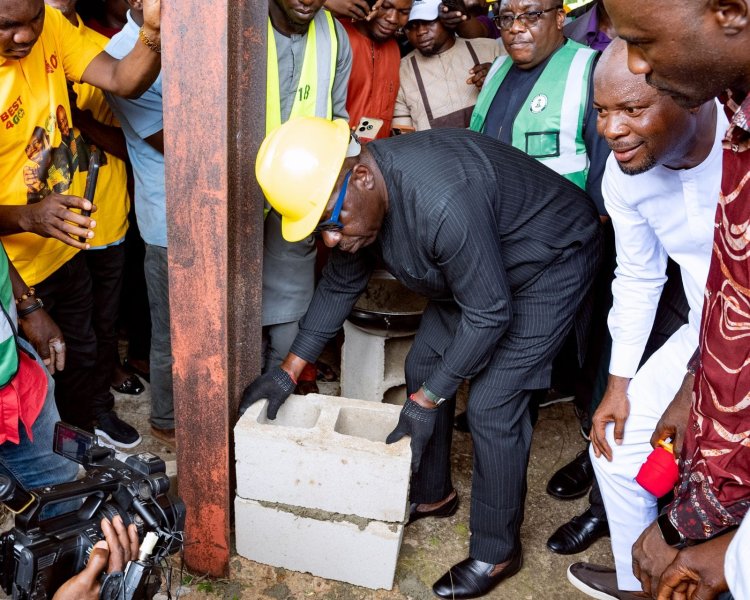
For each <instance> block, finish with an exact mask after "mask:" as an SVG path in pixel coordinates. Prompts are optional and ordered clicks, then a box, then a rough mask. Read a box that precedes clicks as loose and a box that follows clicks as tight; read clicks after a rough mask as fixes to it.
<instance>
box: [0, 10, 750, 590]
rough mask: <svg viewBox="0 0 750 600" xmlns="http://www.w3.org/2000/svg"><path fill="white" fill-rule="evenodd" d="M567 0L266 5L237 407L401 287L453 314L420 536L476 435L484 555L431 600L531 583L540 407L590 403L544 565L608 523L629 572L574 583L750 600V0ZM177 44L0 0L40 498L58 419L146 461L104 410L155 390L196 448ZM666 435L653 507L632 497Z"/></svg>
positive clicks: (430, 352) (435, 389)
mask: <svg viewBox="0 0 750 600" xmlns="http://www.w3.org/2000/svg"><path fill="white" fill-rule="evenodd" d="M576 4H579V5H581V6H576V7H571V6H568V5H563V3H562V2H560V1H559V0H499V1H498V2H495V3H492V4H487V3H485V2H484V1H483V0H463V2H456V1H451V2H444V3H443V2H441V0H325V1H324V0H269V4H268V29H267V34H268V35H267V84H266V140H265V141H264V143H263V145H262V146H261V149H260V151H259V153H258V156H257V160H256V165H255V170H256V176H257V178H258V182H259V184H260V186H261V188H262V189H263V192H264V194H265V197H266V200H267V202H266V204H265V206H264V213H263V214H264V235H263V280H262V340H259V343H261V344H262V355H263V358H262V373H261V375H260V376H259V377H258V378H257V379H255V380H254V381H253V382H251V383H250V385H248V387H247V389H246V390H245V393H244V394H243V398H242V401H241V405H240V412H241V413H242V412H244V411H245V410H246V409H247V407H248V406H249V405H250V404H252V403H254V402H256V401H258V400H260V399H266V400H267V401H268V416H269V418H271V419H273V418H275V417H276V414H277V412H278V410H279V409H280V407H281V406H282V405H283V403H284V401H285V399H286V398H287V397H288V396H289V395H290V394H291V393H292V392H294V391H295V390H297V392H298V393H306V392H309V391H315V390H316V384H315V381H316V377H317V375H318V374H317V368H316V360H317V358H318V357H319V355H320V354H321V352H322V351H323V348H324V347H325V346H326V344H327V343H328V342H330V341H331V340H332V339H334V338H335V337H336V335H337V333H338V332H339V331H340V329H341V327H342V325H343V322H344V320H345V319H346V318H347V316H348V314H349V312H350V311H351V309H352V307H353V305H354V303H355V302H356V300H357V298H358V297H359V295H360V294H361V293H362V292H363V290H364V289H365V287H366V285H367V282H368V279H369V275H370V274H371V272H372V271H373V270H374V269H376V268H385V269H387V270H388V271H389V272H390V273H392V274H393V275H394V276H395V277H396V278H397V279H398V280H400V281H401V282H402V283H404V284H405V285H406V286H407V287H408V288H410V289H411V290H414V291H416V292H418V293H420V294H422V295H424V296H425V297H427V298H428V300H429V302H428V305H427V308H426V309H425V312H424V314H423V317H422V321H421V324H420V327H419V330H418V332H417V335H416V338H415V340H414V344H413V346H412V348H411V350H410V352H409V354H408V356H407V359H406V364H405V373H406V382H407V391H408V397H407V398H405V399H404V400H405V402H404V406H403V409H402V412H401V415H400V418H399V422H398V425H397V427H396V428H395V429H394V431H393V432H392V433H391V434H390V436H389V437H388V440H387V441H388V443H394V442H396V441H398V440H400V439H401V438H402V437H404V436H409V437H410V444H411V449H412V481H411V487H410V503H411V504H410V513H409V521H408V523H412V522H414V521H415V520H418V519H423V518H444V517H448V516H451V515H453V514H455V512H456V510H457V508H458V505H459V502H460V498H459V495H458V493H457V492H456V490H455V488H454V487H453V484H452V481H451V472H450V456H451V440H452V436H453V434H454V430H456V429H459V430H464V431H468V432H469V433H470V434H471V436H472V442H473V448H474V455H473V461H474V470H473V478H472V490H471V499H470V501H471V510H470V530H471V541H470V546H469V556H468V557H467V558H466V559H465V560H463V561H461V562H459V563H458V564H456V565H454V566H453V567H451V568H450V569H449V570H448V571H447V572H446V573H445V574H444V575H443V576H442V577H441V578H440V579H439V580H438V581H436V582H435V584H434V586H433V591H434V593H435V595H436V596H438V597H442V598H474V597H480V596H483V595H485V594H487V593H489V592H490V591H491V590H493V589H495V588H496V587H497V586H499V585H500V584H501V583H502V581H504V580H505V579H507V578H509V577H511V576H513V575H514V574H516V573H517V572H518V571H519V570H520V569H521V568H522V563H523V551H522V539H521V523H522V522H523V517H524V504H525V496H526V475H527V468H528V461H529V451H530V444H531V435H532V431H533V427H534V424H535V421H536V415H537V413H538V410H539V409H540V407H543V406H545V405H547V404H549V403H552V402H556V401H559V400H561V399H562V398H565V397H571V396H574V397H575V403H576V410H577V413H578V414H579V415H580V418H581V430H582V433H583V434H584V437H586V439H587V440H590V444H589V445H588V447H587V448H586V449H585V450H583V451H582V452H581V453H580V454H579V455H578V456H577V457H576V459H575V460H574V461H573V462H572V463H571V464H569V465H566V466H565V467H563V468H562V469H561V470H560V471H559V472H558V473H556V474H555V475H554V476H553V478H552V479H551V480H550V482H549V485H548V492H549V493H550V494H552V495H553V496H556V497H558V498H561V499H567V498H576V497H580V496H582V495H584V494H586V493H587V492H588V491H589V489H591V494H590V501H591V506H590V507H589V508H588V509H587V510H586V511H585V512H584V513H583V514H582V515H579V516H576V517H574V518H573V519H572V520H571V521H569V522H567V523H564V524H562V525H561V527H560V528H559V529H558V530H557V531H555V532H554V533H553V534H552V536H551V537H550V539H549V541H548V548H549V549H550V550H551V551H553V552H557V553H560V554H576V553H579V552H581V551H583V550H585V549H586V548H588V547H589V546H590V545H591V544H592V543H593V542H594V541H595V540H597V539H599V538H600V537H602V536H604V535H609V536H610V537H611V543H612V554H613V557H614V563H615V569H608V568H606V567H602V566H599V565H592V564H588V563H580V562H579V563H574V564H572V565H571V566H570V568H569V570H568V578H569V580H570V581H571V583H572V584H573V585H574V586H575V587H577V588H578V589H579V590H581V591H582V592H584V593H586V594H589V595H591V596H592V597H595V598H620V599H622V598H639V597H655V598H656V597H659V598H702V599H706V598H713V597H719V595H720V594H723V596H722V598H723V599H725V598H731V597H732V596H731V595H730V594H734V597H735V598H737V599H741V598H750V564H748V563H747V558H746V556H747V552H748V550H750V531H749V530H750V525H749V524H748V523H745V524H744V525H743V518H744V515H745V513H746V511H747V508H748V507H749V506H750V419H749V418H748V411H750V389H748V374H747V373H748V371H747V369H746V365H747V363H748V360H749V359H748V357H749V356H750V350H748V348H750V347H749V346H748V345H747V344H744V345H743V342H744V340H745V339H746V335H745V334H746V332H747V330H748V327H749V326H750V318H748V314H750V309H749V308H748V295H750V291H748V290H749V289H750V281H748V269H747V266H746V265H747V262H746V261H747V248H748V244H749V243H750V239H749V237H748V233H747V231H748V230H747V222H748V215H749V214H750V207H748V198H747V194H748V192H747V191H746V190H745V185H746V184H747V181H748V167H749V166H750V163H748V156H750V154H749V153H748V152H747V150H748V147H750V143H749V142H748V140H750V126H748V116H749V115H750V100H747V101H746V100H745V95H746V93H747V92H748V91H750V62H748V56H750V21H749V19H750V3H748V2H746V1H745V0H727V1H725V2H722V3H708V2H697V1H695V2H678V1H677V0H668V1H667V2H665V3H659V4H658V5H657V4H655V3H650V2H647V1H646V0H638V1H635V0H630V1H628V2H626V1H625V0H593V1H591V2H587V3H585V2H578V3H576ZM160 25H161V17H160V7H159V2H158V0H0V82H2V86H0V101H1V102H2V105H0V121H1V122H2V124H3V130H4V134H3V138H2V140H3V141H2V142H0V152H1V153H2V156H3V161H2V167H0V172H2V173H3V183H4V186H3V190H2V192H0V240H1V241H2V246H3V252H4V253H5V254H7V258H6V256H2V257H0V304H2V307H3V313H4V315H5V319H3V320H2V321H3V324H1V325H0V337H1V338H2V340H3V341H2V342H1V343H0V351H2V355H0V383H1V384H2V387H0V403H1V404H0V406H1V407H2V411H3V419H2V424H3V425H2V429H0V466H1V467H2V468H3V469H5V470H6V471H8V472H10V473H11V474H13V475H14V476H15V477H16V478H17V479H18V480H19V481H20V482H21V483H22V484H23V485H24V486H26V487H35V486H39V485H47V484H54V483H58V482H62V481H67V480H70V479H72V478H73V477H74V476H75V472H76V465H74V464H73V463H70V462H69V461H66V460H65V459H63V458H62V457H60V456H58V455H55V454H54V453H53V452H52V450H51V446H52V444H51V438H52V427H53V425H54V423H55V422H56V421H57V420H58V418H62V419H63V420H65V421H67V422H69V423H71V424H73V425H76V426H78V427H81V428H82V429H85V430H87V431H91V432H95V433H96V434H97V435H99V436H100V438H101V439H103V441H104V442H105V443H109V444H112V445H115V446H117V447H120V448H133V447H135V446H137V445H138V444H139V443H140V441H141V433H140V432H138V431H137V429H136V428H134V427H132V426H131V425H130V424H128V423H126V422H125V421H123V420H122V419H121V418H120V417H119V416H118V415H117V413H116V412H115V411H114V397H113V394H112V389H114V390H116V391H118V392H120V393H126V394H136V395H137V394H140V393H142V392H143V389H144V386H143V383H142V381H141V379H139V377H140V378H146V379H147V380H148V381H149V382H150V386H151V418H150V426H151V434H152V435H154V436H156V437H157V438H159V439H161V440H162V441H164V442H165V443H167V444H170V445H172V446H174V445H175V435H174V409H173V401H172V351H171V342H170V314H169V283H168V261H167V256H168V245H167V228H168V219H167V213H166V192H165V186H164V158H165V151H166V153H167V155H168V152H169V149H168V148H166V149H165V145H164V135H163V119H162V87H161V44H160ZM94 172H98V180H97V186H96V190H95V192H94V193H93V195H92V194H89V195H88V196H87V194H86V190H87V183H88V182H89V181H90V180H91V179H92V177H91V176H90V175H91V174H93V173H94ZM131 200H132V202H131ZM259 210H260V207H259ZM323 265H324V266H323ZM121 299H122V301H121ZM123 333H127V337H128V345H127V347H128V359H127V360H126V361H125V362H124V363H123V362H122V361H121V358H120V350H119V343H118V342H119V338H120V336H121V334H123ZM742 348H745V350H742ZM464 382H468V383H469V387H468V398H467V404H466V406H467V409H466V412H465V413H463V414H461V415H456V414H455V411H456V394H457V390H458V388H459V386H460V385H462V384H463V383H464ZM666 441H668V442H670V443H671V447H672V448H673V452H674V458H675V460H676V461H678V465H679V470H680V476H679V480H678V481H677V483H676V485H675V486H674V489H673V491H672V494H671V496H667V497H665V498H662V499H658V498H656V497H655V496H654V495H652V494H651V493H650V492H648V491H647V490H646V489H644V488H643V487H641V486H640V485H639V484H638V483H637V482H636V481H635V477H636V475H637V473H638V471H639V468H640V467H641V465H642V464H643V463H644V461H645V460H646V458H647V456H648V455H649V453H650V451H651V450H652V448H653V447H656V446H657V445H658V444H659V443H660V442H662V443H663V442H666ZM117 528H118V533H122V531H120V530H121V529H122V527H121V524H117ZM123 531H124V530H123ZM110 537H111V538H112V539H114V538H113V536H110ZM120 537H122V540H121V541H122V545H124V546H127V545H128V544H129V543H130V542H132V540H130V541H128V538H127V534H124V537H123V535H121V536H120ZM743 549H744V553H745V554H744V556H745V559H744V560H745V564H744V568H743V564H742V560H743V559H742V556H743ZM86 578H87V579H86V582H85V587H86V589H87V590H89V589H95V588H96V583H95V582H94V579H95V578H92V577H91V573H90V572H87V574H86ZM89 579H91V581H89Z"/></svg>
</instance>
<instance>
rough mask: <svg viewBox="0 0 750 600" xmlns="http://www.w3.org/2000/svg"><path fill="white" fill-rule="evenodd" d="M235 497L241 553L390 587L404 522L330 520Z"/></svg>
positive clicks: (369, 585) (371, 585) (270, 562)
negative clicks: (401, 523)
mask: <svg viewBox="0 0 750 600" xmlns="http://www.w3.org/2000/svg"><path fill="white" fill-rule="evenodd" d="M287 508H288V507H286V508H285V507H278V506H267V505H263V504H261V503H259V502H254V501H252V500H245V499H243V498H236V499H235V502H234V509H235V522H236V527H235V530H236V539H237V554H239V555H241V556H244V557H245V558H249V559H250V560H254V561H256V562H259V563H263V564H267V565H272V566H275V567H283V568H285V569H290V570H292V571H303V572H307V573H312V574H313V575H317V576H319V577H325V578H327V579H335V580H338V581H345V582H347V583H353V584H354V585H360V586H363V587H367V588H372V589H378V588H385V589H391V588H392V587H393V578H394V575H395V572H396V560H397V559H398V552H399V548H400V546H401V537H402V535H403V531H404V527H403V525H400V524H398V525H396V524H392V523H391V524H389V523H381V522H378V521H369V522H366V521H364V522H357V521H356V520H354V521H352V520H346V519H342V520H336V521H334V520H329V519H330V518H332V517H333V515H312V514H307V515H306V514H304V512H302V514H296V513H295V512H292V511H290V510H287Z"/></svg>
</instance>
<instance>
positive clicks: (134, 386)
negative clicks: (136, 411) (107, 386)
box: [112, 375, 145, 396]
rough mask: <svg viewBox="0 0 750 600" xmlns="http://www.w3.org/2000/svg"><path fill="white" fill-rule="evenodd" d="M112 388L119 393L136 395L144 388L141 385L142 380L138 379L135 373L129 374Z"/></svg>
mask: <svg viewBox="0 0 750 600" xmlns="http://www.w3.org/2000/svg"><path fill="white" fill-rule="evenodd" d="M112 389H113V390H115V391H116V392H120V393H121V394H128V395H130V396H137V395H138V394H141V393H142V392H143V390H144V389H145V388H144V387H143V382H142V381H141V380H140V379H138V376H137V375H131V376H130V377H128V378H127V379H126V380H125V381H123V382H122V383H121V384H120V385H113V386H112Z"/></svg>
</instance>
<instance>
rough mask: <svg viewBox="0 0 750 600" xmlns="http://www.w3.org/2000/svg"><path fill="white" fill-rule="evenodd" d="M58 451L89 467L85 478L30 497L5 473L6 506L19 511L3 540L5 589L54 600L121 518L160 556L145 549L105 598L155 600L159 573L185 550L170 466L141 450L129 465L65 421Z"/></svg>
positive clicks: (0, 497)
mask: <svg viewBox="0 0 750 600" xmlns="http://www.w3.org/2000/svg"><path fill="white" fill-rule="evenodd" d="M54 450H55V452H56V453H57V454H61V455H62V456H64V457H66V458H69V459H70V460H73V461H75V462H77V463H79V464H81V465H83V467H84V468H85V469H86V475H85V476H84V477H83V478H81V479H78V480H76V481H71V482H69V483H62V484H59V485H55V486H47V487H42V488H36V489H33V490H30V491H27V490H24V489H23V488H22V487H21V485H20V484H19V483H18V481H15V480H14V479H12V478H11V477H8V476H5V475H0V501H2V502H3V503H4V504H5V505H6V506H7V507H8V508H9V509H10V510H11V511H12V512H14V513H15V527H14V528H13V529H11V530H10V531H9V532H7V533H4V534H3V535H2V536H1V537H0V587H2V588H3V590H5V592H6V593H7V594H12V597H13V599H14V600H26V599H28V600H46V599H47V598H51V597H52V595H53V594H54V593H55V591H57V589H58V588H59V587H60V586H61V585H62V584H63V583H64V582H65V581H67V580H68V579H70V578H71V577H72V576H73V575H75V574H77V573H78V572H80V571H81V570H83V568H84V567H85V566H86V563H87V561H88V557H89V554H90V553H91V549H92V547H93V545H94V544H95V543H96V542H98V541H99V540H101V539H104V536H103V534H102V531H101V528H100V522H101V520H102V518H103V517H107V518H108V519H110V520H112V518H114V517H115V515H120V517H121V518H122V520H123V522H124V524H125V525H126V526H127V525H128V524H130V523H135V525H136V527H137V529H138V537H139V539H140V540H141V541H143V540H144V538H145V537H146V535H147V534H148V539H149V541H152V542H153V541H155V542H156V545H155V547H154V549H153V554H151V553H150V552H144V551H143V550H144V546H145V544H144V545H142V546H141V553H140V556H139V557H138V560H135V559H134V560H133V561H131V562H130V563H128V565H127V568H126V569H125V573H124V576H122V577H121V578H119V581H117V580H112V581H110V582H107V581H106V580H105V581H104V583H103V585H102V591H101V594H100V598H112V599H113V600H114V599H118V600H120V599H122V600H131V599H132V600H141V599H144V600H145V599H149V598H152V597H153V595H154V594H155V593H156V592H157V591H158V589H159V586H160V582H161V576H160V568H154V567H156V566H158V565H160V563H161V562H162V561H163V560H164V559H165V558H166V556H167V555H169V554H174V553H175V552H177V551H178V550H179V549H180V548H181V546H182V529H183V527H184V524H185V505H184V503H183V502H182V500H180V499H179V498H177V497H173V496H169V495H167V492H168V490H169V477H167V475H166V472H165V471H166V465H165V464H164V461H163V460H162V459H161V458H159V457H158V456H156V455H154V454H151V453H150V452H141V453H140V454H134V455H132V456H128V457H127V458H126V459H125V461H124V462H122V461H121V460H118V459H117V458H116V456H115V451H114V450H113V449H111V448H108V447H105V446H101V445H99V444H98V442H97V439H96V437H95V436H94V435H92V434H90V433H88V432H86V431H83V430H82V429H78V428H77V427H73V426H71V425H67V424H65V423H62V422H58V423H57V424H56V425H55V439H54ZM62 511H65V512H62ZM60 512H62V514H55V513H60ZM50 513H52V514H54V516H51V515H50ZM154 538H156V539H154Z"/></svg>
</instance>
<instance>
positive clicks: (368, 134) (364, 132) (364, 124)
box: [354, 117, 383, 142]
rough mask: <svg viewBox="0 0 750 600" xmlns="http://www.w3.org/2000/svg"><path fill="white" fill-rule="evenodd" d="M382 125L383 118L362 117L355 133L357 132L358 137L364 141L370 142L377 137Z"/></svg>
mask: <svg viewBox="0 0 750 600" xmlns="http://www.w3.org/2000/svg"><path fill="white" fill-rule="evenodd" d="M382 127H383V119H376V118H375V117H362V118H361V119H360V120H359V124H358V125H357V126H356V127H355V128H354V133H356V134H357V137H358V138H359V139H360V140H362V141H363V142H370V141H372V140H374V139H375V138H376V137H377V135H378V133H379V132H380V129H381V128H382Z"/></svg>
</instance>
